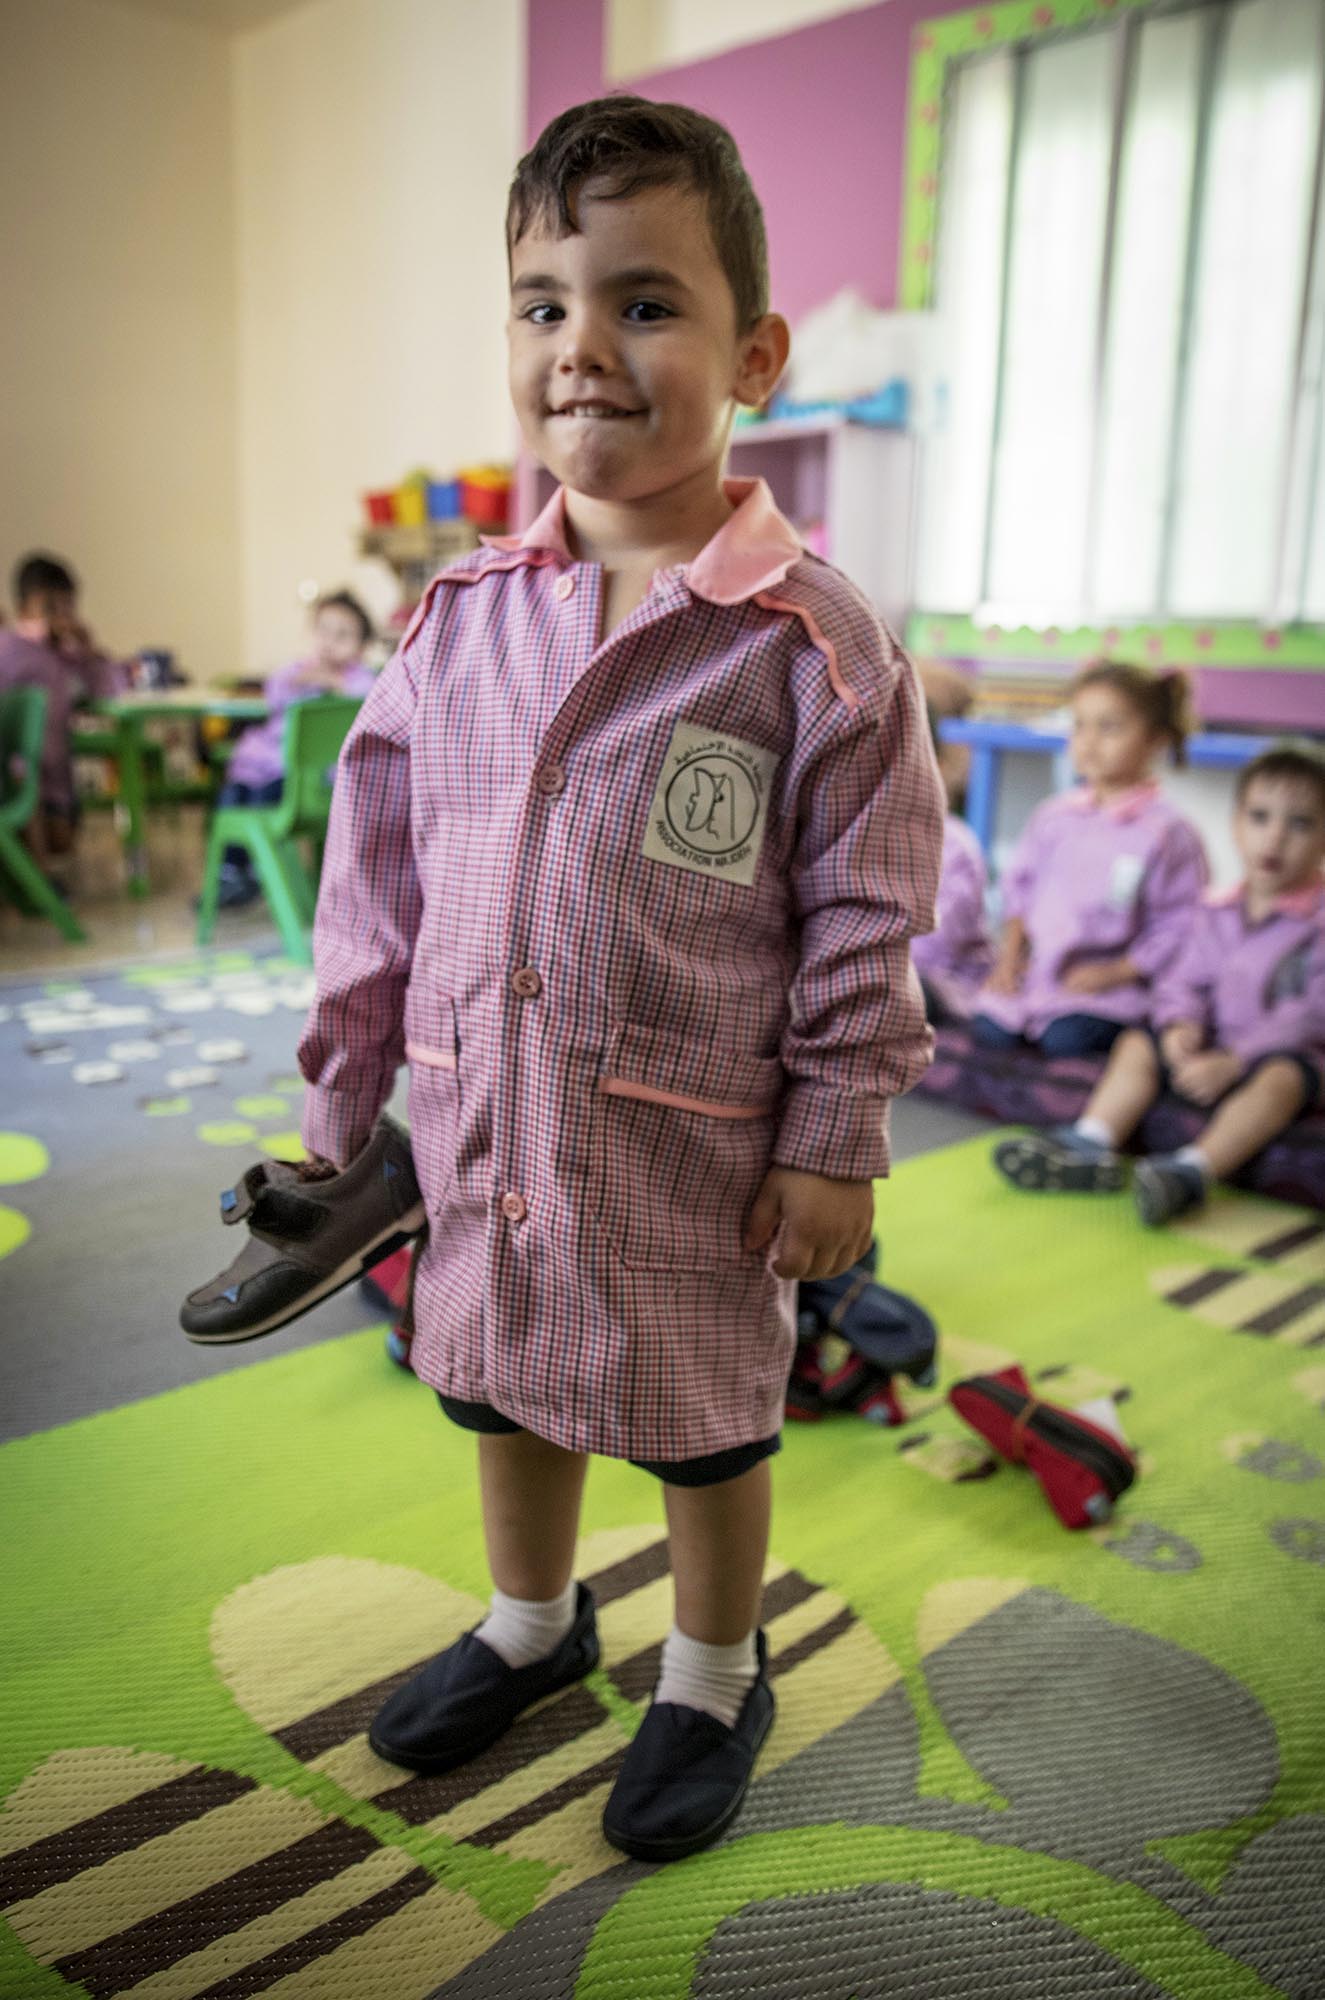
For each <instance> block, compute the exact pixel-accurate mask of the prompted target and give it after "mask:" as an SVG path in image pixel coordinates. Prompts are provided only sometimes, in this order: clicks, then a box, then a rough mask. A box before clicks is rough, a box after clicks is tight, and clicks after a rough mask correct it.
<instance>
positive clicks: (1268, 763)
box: [1236, 742, 1325, 814]
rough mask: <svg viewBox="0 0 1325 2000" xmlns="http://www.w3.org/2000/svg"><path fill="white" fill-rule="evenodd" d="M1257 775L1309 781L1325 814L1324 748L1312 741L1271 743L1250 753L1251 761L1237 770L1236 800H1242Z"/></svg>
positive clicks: (1300, 781)
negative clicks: (1265, 748)
mask: <svg viewBox="0 0 1325 2000" xmlns="http://www.w3.org/2000/svg"><path fill="white" fill-rule="evenodd" d="M1258 778H1291V779H1293V780H1295V781H1296V782H1297V783H1299V784H1307V785H1310V786H1311V788H1312V790H1313V791H1314V792H1315V794H1316V803H1317V805H1318V806H1319V807H1320V810H1321V812H1322V814H1325V751H1322V750H1320V749H1318V748H1317V746H1316V745H1315V744H1314V743H1310V742H1302V743H1292V742H1285V743H1272V744H1271V745H1270V747H1269V749H1268V750H1262V751H1261V753H1260V755H1259V756H1258V757H1253V758H1252V760H1251V762H1250V764H1244V765H1243V767H1242V769H1241V770H1240V771H1239V772H1238V784H1237V793H1236V797H1237V803H1238V804H1239V805H1241V804H1242V802H1243V800H1244V799H1245V798H1246V796H1247V793H1248V792H1249V791H1250V789H1251V787H1252V786H1253V785H1254V784H1255V782H1256V780H1257V779H1258Z"/></svg>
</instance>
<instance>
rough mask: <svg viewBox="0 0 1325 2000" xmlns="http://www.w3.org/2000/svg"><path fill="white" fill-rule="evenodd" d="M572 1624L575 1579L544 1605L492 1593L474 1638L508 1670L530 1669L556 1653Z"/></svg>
mask: <svg viewBox="0 0 1325 2000" xmlns="http://www.w3.org/2000/svg"><path fill="white" fill-rule="evenodd" d="M574 1623H575V1578H574V1577H572V1578H571V1580H570V1582H569V1583H568V1584H567V1585H566V1588H565V1589H564V1590H563V1591H562V1593H561V1595H560V1597H549V1598H548V1599H546V1600H545V1601H544V1602H540V1601H539V1600H538V1599H537V1598H532V1597H508V1596H507V1595H506V1592H505V1591H504V1590H494V1591H493V1593H492V1607H491V1609H490V1610H489V1612H488V1615H487V1617H486V1618H485V1619H484V1620H483V1623H482V1624H481V1625H480V1626H479V1627H478V1629H477V1631H476V1632H475V1634H474V1637H475V1638H476V1639H481V1640H482V1641H483V1643H484V1645H485V1646H491V1648H492V1650H493V1652H494V1653H495V1654H496V1655H497V1657H498V1659H499V1660H505V1662H506V1664H507V1666H508V1667H531V1666H532V1665H533V1663H534V1661H535V1660H545V1659H546V1658H547V1656H548V1654H549V1653H555V1652H556V1650H557V1647H558V1646H559V1645H560V1644H561V1642H562V1640H563V1639H564V1638H565V1636H566V1634H567V1633H568V1632H569V1631H570V1628H571V1626H572V1625H573V1624H574Z"/></svg>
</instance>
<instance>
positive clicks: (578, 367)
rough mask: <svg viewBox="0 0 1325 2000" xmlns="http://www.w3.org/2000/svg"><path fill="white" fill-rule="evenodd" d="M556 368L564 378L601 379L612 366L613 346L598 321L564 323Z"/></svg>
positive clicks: (575, 319)
mask: <svg viewBox="0 0 1325 2000" xmlns="http://www.w3.org/2000/svg"><path fill="white" fill-rule="evenodd" d="M563 328H564V330H563V333H562V339H561V347H560V350H559V352H558V355H557V366H558V367H559V368H560V370H561V372H562V374H563V375H602V374H604V373H605V372H606V371H607V370H608V368H610V366H611V363H612V343H611V341H610V339H609V338H608V335H607V333H606V331H605V329H604V328H603V327H602V326H601V325H600V324H599V323H598V322H597V321H596V320H589V319H583V318H574V319H570V318H568V319H566V320H565V321H564V322H563Z"/></svg>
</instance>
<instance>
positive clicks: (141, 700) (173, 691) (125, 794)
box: [85, 686, 268, 896]
mask: <svg viewBox="0 0 1325 2000" xmlns="http://www.w3.org/2000/svg"><path fill="white" fill-rule="evenodd" d="M85 712H86V713H91V714H92V715H99V716H102V717H104V718H105V720H106V721H107V722H109V723H110V725H111V728H110V730H109V732H108V734H109V735H110V736H111V738H112V743H111V745H110V748H109V755H110V756H111V757H112V758H113V759H114V762H115V766H116V769H117V770H118V772H119V784H120V804H121V805H122V806H123V809H124V810H123V817H122V819H121V838H122V841H123V846H124V858H125V862H126V864H127V866H128V871H129V894H130V895H131V896H145V895H147V893H148V889H149V886H150V884H149V882H148V876H147V807H148V804H149V799H148V786H147V778H146V774H145V770H144V762H143V744H144V741H145V736H144V725H145V724H146V723H148V722H160V721H162V720H168V721H176V722H177V721H180V720H181V719H188V720H193V721H200V720H202V718H203V717H205V716H209V715H222V716H227V717H229V718H232V719H234V720H236V721H243V722H261V721H262V720H263V719H264V717H265V716H266V715H267V712H268V711H267V703H266V701H265V700H264V699H263V697H262V696H261V695H259V694H234V693H231V692H229V691H228V690H226V689H225V688H214V687H192V686H191V687H179V688H150V689H144V690H143V691H142V692H141V693H139V694H117V695H108V696H106V697H104V698H103V699H102V700H100V701H93V702H90V703H89V704H88V709H87V710H86V711H85Z"/></svg>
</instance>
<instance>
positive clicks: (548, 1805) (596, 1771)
mask: <svg viewBox="0 0 1325 2000" xmlns="http://www.w3.org/2000/svg"><path fill="white" fill-rule="evenodd" d="M625 1754H626V1746H625V1744H624V1743H623V1744H622V1746H621V1748H620V1749H619V1750H614V1751H613V1752H612V1755H611V1756H610V1757H604V1758H603V1759H602V1760H601V1761H600V1762H599V1763H597V1764H590V1765H589V1766H588V1768H587V1769H586V1770H583V1771H575V1772H573V1773H572V1774H571V1776H570V1777H569V1778H566V1779H564V1780H563V1781H562V1783H561V1784H559V1785H554V1786H553V1787H552V1790H551V1791H550V1792H540V1793H539V1795H538V1797H537V1798H536V1799H530V1800H528V1801H527V1803H526V1804H524V1805H522V1806H517V1807H516V1808H515V1810H514V1811H513V1812H509V1813H507V1814H505V1816H504V1817H503V1818H501V1819H494V1820H493V1821H492V1822H491V1824H490V1825H488V1826H481V1827H480V1828H479V1829H478V1832H477V1833H467V1834H466V1835H465V1839H466V1840H467V1841H472V1842H473V1844H474V1845H475V1846H476V1847H497V1846H499V1845H500V1843H501V1842H502V1841H503V1840H510V1839H511V1838H512V1837H513V1835H515V1834H517V1833H520V1832H522V1831H523V1829H524V1828H525V1827H527V1826H536V1825H537V1824H538V1822H539V1820H541V1819H547V1818H548V1817H549V1815H550V1814H552V1813H554V1812H560V1811H561V1808H562V1807H563V1806H568V1805H570V1804H571V1803H572V1801H573V1800H575V1799H582V1798H583V1797H584V1795H585V1793H586V1792H591V1791H593V1790H594V1788H595V1786H597V1785H602V1784H606V1782H607V1780H608V1779H609V1778H614V1777H615V1776H616V1773H617V1770H618V1767H619V1766H620V1763H621V1759H622V1758H623V1757H624V1756H625Z"/></svg>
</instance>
